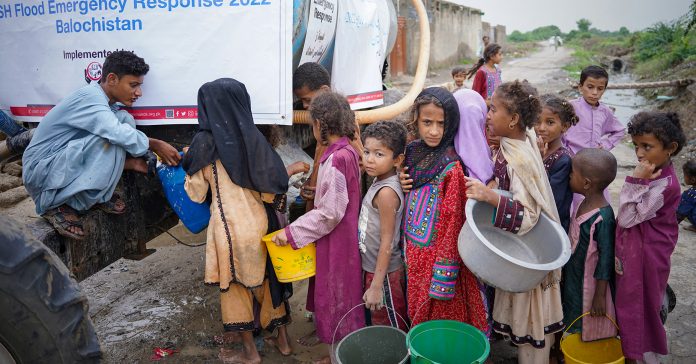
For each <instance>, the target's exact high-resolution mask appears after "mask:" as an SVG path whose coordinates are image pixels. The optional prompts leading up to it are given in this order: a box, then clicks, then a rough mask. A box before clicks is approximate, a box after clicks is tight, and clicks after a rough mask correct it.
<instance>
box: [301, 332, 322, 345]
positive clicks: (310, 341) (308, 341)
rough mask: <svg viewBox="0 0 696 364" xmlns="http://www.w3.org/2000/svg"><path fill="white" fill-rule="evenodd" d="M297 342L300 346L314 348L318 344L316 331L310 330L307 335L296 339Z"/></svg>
mask: <svg viewBox="0 0 696 364" xmlns="http://www.w3.org/2000/svg"><path fill="white" fill-rule="evenodd" d="M297 342H298V343H300V345H302V346H316V345H318V344H319V342H320V341H319V337H318V336H317V330H312V332H310V333H309V334H307V335H305V336H303V337H301V338H299V339H297Z"/></svg>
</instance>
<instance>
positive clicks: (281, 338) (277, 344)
mask: <svg viewBox="0 0 696 364" xmlns="http://www.w3.org/2000/svg"><path fill="white" fill-rule="evenodd" d="M263 341H264V342H265V343H266V344H267V345H268V346H270V347H274V348H276V349H278V351H279V352H280V354H281V355H283V356H288V355H290V354H292V346H291V345H290V339H289V338H288V330H287V327H286V326H280V327H279V328H278V336H269V337H266V338H264V339H263Z"/></svg>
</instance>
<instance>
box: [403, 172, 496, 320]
mask: <svg viewBox="0 0 696 364" xmlns="http://www.w3.org/2000/svg"><path fill="white" fill-rule="evenodd" d="M465 183H466V180H465V179H464V171H463V170H462V167H461V164H460V163H459V162H452V163H450V164H449V165H448V166H447V167H446V168H445V170H443V171H442V173H441V174H440V176H438V177H437V178H436V179H435V180H433V181H431V182H429V183H427V184H425V185H423V186H421V187H420V188H417V189H414V190H412V191H411V192H409V193H408V195H407V196H406V211H405V212H404V242H405V249H406V267H407V273H406V277H407V282H408V284H407V294H406V297H407V300H408V314H409V317H410V318H411V321H412V325H417V324H419V323H421V322H424V321H429V320H456V321H461V322H466V323H468V324H471V325H473V326H475V327H476V328H478V329H479V330H481V331H483V332H488V331H489V326H488V317H487V316H488V315H487V310H486V302H485V296H484V294H483V286H482V285H481V284H480V283H479V281H478V279H477V278H476V277H475V276H474V275H473V273H471V271H469V269H468V268H467V267H466V266H465V265H464V263H463V262H462V260H461V257H459V252H458V250H457V237H458V236H459V231H460V230H461V228H462V226H463V225H464V205H465V203H466V187H465V186H464V185H465Z"/></svg>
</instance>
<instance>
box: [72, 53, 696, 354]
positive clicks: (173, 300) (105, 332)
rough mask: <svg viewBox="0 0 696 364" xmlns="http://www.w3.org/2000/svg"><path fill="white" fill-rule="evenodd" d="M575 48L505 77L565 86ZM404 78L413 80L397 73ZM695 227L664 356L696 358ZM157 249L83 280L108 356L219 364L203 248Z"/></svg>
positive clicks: (509, 69) (196, 238)
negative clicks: (171, 350) (167, 352)
mask: <svg viewBox="0 0 696 364" xmlns="http://www.w3.org/2000/svg"><path fill="white" fill-rule="evenodd" d="M569 57H570V52H569V51H568V50H567V49H565V48H563V47H561V48H559V49H558V51H554V49H553V48H552V47H542V48H541V50H540V51H539V52H537V53H534V54H532V55H530V56H529V57H527V58H522V59H515V60H506V62H505V63H504V64H503V65H502V70H503V78H504V79H505V80H512V79H515V78H520V79H527V80H529V81H530V82H532V83H534V84H535V85H536V86H537V87H539V89H540V92H552V91H559V90H561V89H564V88H566V87H567V84H568V81H567V77H566V74H565V73H564V72H563V71H562V70H561V69H560V68H561V67H562V66H563V65H565V64H566V62H567V61H568V59H569ZM436 73H437V75H434V76H433V77H431V78H430V79H429V80H428V84H431V85H432V84H437V83H442V82H446V81H448V80H449V79H450V77H449V71H448V70H441V71H436ZM396 81H397V82H395V84H397V85H405V84H407V83H408V79H404V80H396ZM614 153H615V155H616V156H617V158H618V160H619V176H618V177H617V180H616V182H614V184H613V185H612V187H611V188H612V193H613V197H614V206H615V208H616V202H617V200H618V198H617V197H618V191H619V189H620V186H621V184H622V182H623V180H624V178H625V176H626V175H627V174H630V173H631V171H632V169H633V165H634V163H635V158H634V156H633V152H632V151H631V149H630V148H629V147H628V146H626V145H621V146H619V147H618V148H616V149H615V150H614ZM172 233H173V234H174V235H176V236H177V237H179V238H180V239H181V240H183V241H184V242H186V243H194V244H196V243H202V242H204V241H205V235H204V234H199V235H190V234H187V232H186V231H185V229H184V228H182V227H177V228H175V229H173V231H172ZM694 241H696V234H695V233H692V232H687V231H684V230H680V238H679V245H678V247H677V250H676V252H675V253H674V255H673V258H672V263H673V268H672V275H671V277H670V284H671V285H672V287H674V290H675V291H676V293H677V296H678V304H677V308H676V309H675V311H674V312H673V313H672V314H671V315H670V316H669V318H668V323H667V325H666V326H667V331H668V335H669V340H670V350H671V352H672V354H671V355H670V356H668V357H666V358H665V361H664V362H665V363H689V362H694V361H696V347H695V346H694V345H693V343H696V283H694V280H693V277H696V268H694V267H696V264H695V263H696V251H695V250H694V249H693V248H694ZM148 247H149V248H156V249H157V252H155V253H154V254H152V255H151V256H149V257H147V258H145V259H143V260H141V261H129V260H123V259H122V260H119V261H117V262H116V263H114V264H112V265H111V266H109V267H108V268H106V269H104V270H103V271H101V272H99V273H98V274H95V275H94V276H92V277H90V278H88V279H87V280H85V281H84V282H82V283H81V286H82V288H83V289H84V291H85V293H86V294H87V296H88V297H89V299H90V315H91V317H92V319H93V321H94V323H95V325H96V328H97V333H98V334H99V336H100V339H101V343H102V350H103V352H104V362H105V363H134V362H148V361H150V356H151V355H152V350H153V348H155V347H165V346H171V347H175V348H176V349H177V350H179V352H178V353H176V354H174V355H173V356H172V357H169V358H167V359H166V361H165V362H169V363H217V362H219V361H218V359H217V353H218V350H219V347H218V346H216V345H215V344H214V342H213V335H218V334H220V333H221V331H222V325H221V323H220V310H219V294H218V292H217V290H216V289H215V288H211V287H205V286H204V285H203V265H204V247H187V246H183V245H181V244H177V243H176V242H175V240H174V239H172V238H171V237H169V236H167V235H163V236H161V237H159V238H158V239H156V240H154V241H152V242H151V243H149V244H148ZM305 297H306V285H305V284H304V283H300V284H297V285H295V294H294V296H293V298H292V299H291V303H292V308H293V323H292V324H291V325H290V330H289V331H290V335H291V337H292V338H293V339H295V338H298V337H300V336H301V335H304V334H306V333H307V332H309V331H310V330H311V329H312V324H311V323H308V322H307V320H306V319H305V312H304V310H303V303H304V299H305ZM257 346H258V347H259V348H260V350H261V353H262V355H263V358H264V362H266V363H305V362H309V361H310V360H311V359H313V358H317V357H318V356H320V355H321V354H322V353H324V352H325V350H326V347H325V346H319V347H315V348H313V349H306V348H303V347H301V346H299V345H297V344H295V345H294V349H295V354H293V355H292V356H290V357H282V356H280V355H279V354H278V352H277V351H275V350H273V349H272V348H268V347H264V345H263V341H262V340H257ZM491 353H492V361H493V362H495V363H514V362H515V360H514V356H515V349H514V348H512V347H511V346H510V345H508V344H507V343H505V342H498V343H495V344H494V345H493V348H492V350H491Z"/></svg>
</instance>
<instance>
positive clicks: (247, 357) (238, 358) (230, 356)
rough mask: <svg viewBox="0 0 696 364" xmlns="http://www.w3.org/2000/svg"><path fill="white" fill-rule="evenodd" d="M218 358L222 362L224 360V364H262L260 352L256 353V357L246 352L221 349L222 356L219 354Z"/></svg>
mask: <svg viewBox="0 0 696 364" xmlns="http://www.w3.org/2000/svg"><path fill="white" fill-rule="evenodd" d="M218 358H220V360H222V362H223V363H224V364H233V363H241V364H260V363H261V356H259V353H258V352H256V353H255V355H254V354H252V353H247V352H245V351H244V350H232V349H225V348H220V354H218Z"/></svg>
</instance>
